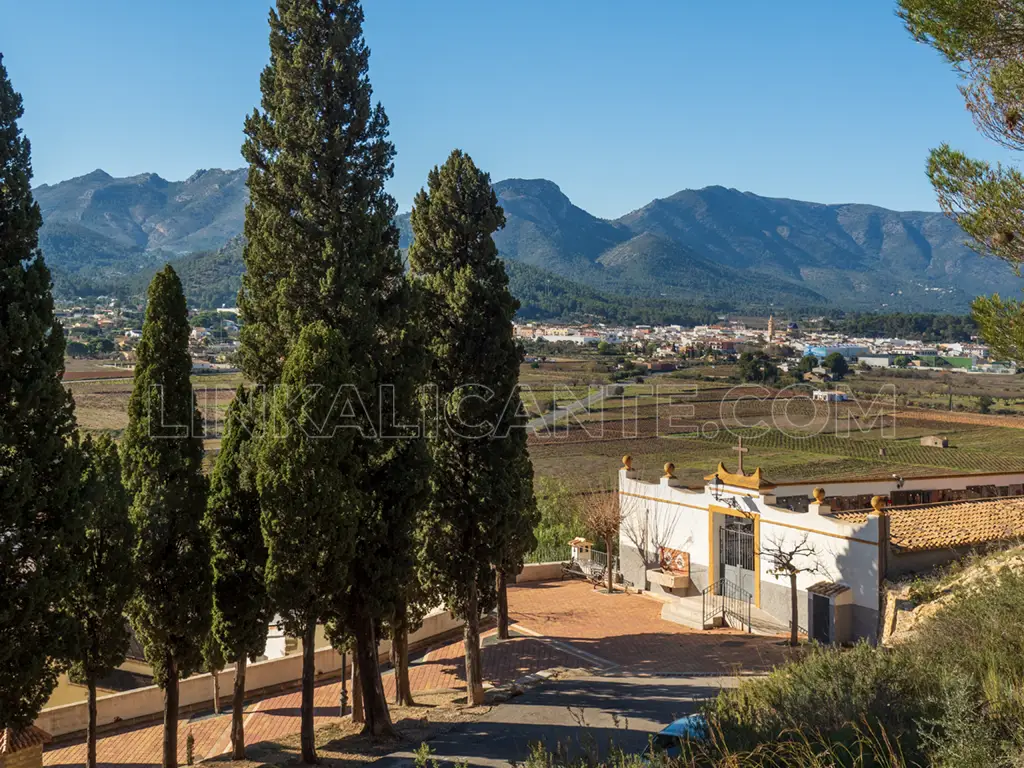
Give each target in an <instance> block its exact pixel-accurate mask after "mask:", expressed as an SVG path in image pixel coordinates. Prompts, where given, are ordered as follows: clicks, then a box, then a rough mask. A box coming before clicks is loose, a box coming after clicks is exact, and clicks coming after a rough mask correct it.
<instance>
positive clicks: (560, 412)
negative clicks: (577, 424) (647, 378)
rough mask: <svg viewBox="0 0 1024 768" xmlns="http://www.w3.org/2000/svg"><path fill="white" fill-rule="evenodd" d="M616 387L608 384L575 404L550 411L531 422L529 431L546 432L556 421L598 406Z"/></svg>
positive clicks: (528, 426) (528, 427) (528, 425)
mask: <svg viewBox="0 0 1024 768" xmlns="http://www.w3.org/2000/svg"><path fill="white" fill-rule="evenodd" d="M615 386H616V385H615V384H606V385H603V386H600V387H598V389H597V391H596V392H591V393H590V394H589V395H587V396H586V397H583V398H580V399H579V400H577V401H576V402H574V403H570V404H569V405H566V406H560V407H558V408H556V409H555V410H553V411H548V412H547V413H545V414H543V415H541V416H538V417H537V418H535V419H533V420H531V421H530V422H529V423H528V424H527V425H526V426H527V429H532V430H539V431H543V430H546V429H547V428H548V427H550V426H551V425H552V424H554V423H555V422H556V421H558V420H559V419H564V418H565V417H566V416H568V415H569V414H572V413H576V411H581V410H584V409H586V408H589V407H590V406H592V405H597V404H598V403H600V402H601V401H602V400H604V398H605V397H606V396H607V395H608V394H610V393H611V392H612V390H613V389H614V388H615Z"/></svg>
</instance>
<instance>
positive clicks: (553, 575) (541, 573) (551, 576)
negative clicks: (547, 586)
mask: <svg viewBox="0 0 1024 768" xmlns="http://www.w3.org/2000/svg"><path fill="white" fill-rule="evenodd" d="M561 578H562V563H527V564H526V565H524V566H523V570H521V571H520V572H519V575H518V576H516V584H525V583H527V582H530V581H553V580H555V579H561Z"/></svg>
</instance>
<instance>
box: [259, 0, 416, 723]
mask: <svg viewBox="0 0 1024 768" xmlns="http://www.w3.org/2000/svg"><path fill="white" fill-rule="evenodd" d="M362 22H363V13H362V9H361V7H360V4H359V3H358V2H356V0H318V2H309V0H278V3H277V9H276V11H272V12H271V14H270V63H269V64H268V66H267V67H266V69H265V70H264V72H263V75H262V78H261V89H262V93H263V99H262V109H261V110H258V111H255V112H254V113H253V114H252V115H251V116H250V117H249V118H248V119H247V120H246V124H245V133H246V137H247V139H246V142H245V145H244V147H243V155H244V157H245V158H246V160H247V161H248V163H249V180H248V183H249V190H250V204H249V207H248V209H247V210H246V221H245V234H246V238H247V245H246V249H245V261H246V275H245V276H244V278H243V283H242V291H241V293H240V295H239V307H240V309H241V310H242V313H243V318H244V320H245V325H244V327H243V330H242V336H241V342H242V346H241V350H240V359H241V364H242V367H243V370H244V371H245V373H246V374H247V375H248V376H249V378H250V379H251V380H252V381H254V382H256V383H257V384H263V385H271V384H274V383H276V382H277V381H278V380H279V379H280V376H281V366H282V363H283V361H285V360H286V359H287V358H288V356H289V355H290V353H291V351H292V349H293V348H294V346H295V345H296V344H297V341H298V339H299V337H300V335H301V333H302V330H303V328H304V327H305V326H307V325H309V324H311V323H314V322H323V323H324V324H325V326H326V327H327V328H329V329H336V330H338V331H340V332H341V333H342V334H343V336H344V343H345V347H346V348H347V356H348V357H347V359H348V360H350V361H351V368H350V379H349V384H351V386H352V387H353V388H355V390H356V392H357V393H358V397H356V398H354V408H355V412H356V418H355V419H354V420H353V422H352V423H353V425H355V426H358V427H359V439H358V440H356V441H355V442H354V443H351V444H350V451H351V452H352V459H353V461H352V462H351V467H350V470H349V471H350V472H351V475H350V476H351V478H352V481H353V485H354V490H353V493H354V494H355V495H354V496H353V498H352V508H353V510H354V511H355V512H356V513H357V514H358V515H359V524H358V525H357V526H356V527H355V535H356V536H357V539H356V550H357V551H358V552H359V558H358V559H357V560H356V562H355V563H353V564H352V568H351V570H350V571H349V576H350V578H351V579H352V584H354V585H358V589H352V590H350V591H348V592H344V591H341V592H339V594H344V595H345V599H342V600H339V601H337V602H335V604H334V608H333V609H332V610H333V612H334V614H335V615H334V616H333V617H332V621H331V624H332V635H333V636H335V637H338V638H344V637H349V638H351V639H352V640H353V641H354V653H355V655H356V657H358V658H359V659H360V671H361V674H360V683H361V688H362V696H363V702H364V708H365V713H366V731H367V732H368V733H370V734H371V735H372V736H373V737H375V738H381V737H388V736H392V735H393V733H394V732H393V729H392V727H391V722H390V717H389V714H388V709H387V702H386V701H385V699H384V694H383V686H382V684H381V680H380V670H379V666H378V664H377V660H376V659H377V657H376V649H377V632H378V629H379V627H380V625H381V623H382V622H383V621H386V620H387V618H388V616H390V615H391V614H392V612H393V607H394V597H395V595H396V594H397V590H396V588H395V587H396V584H397V583H399V582H400V581H401V580H402V579H404V578H407V573H408V571H407V569H403V568H401V567H399V564H398V563H397V562H396V559H395V552H394V549H393V547H394V545H395V542H396V541H399V540H401V539H402V538H403V537H404V536H405V533H403V531H404V530H405V529H407V528H408V526H409V525H410V521H409V514H410V513H411V510H412V506H413V505H411V504H399V505H398V506H397V507H396V508H389V506H388V504H390V501H389V500H387V499H386V497H385V495H384V494H383V493H381V488H380V484H381V482H385V483H390V484H393V483H394V482H395V479H394V478H395V476H396V473H398V472H401V473H402V477H403V482H405V477H406V476H407V475H408V474H411V471H412V469H411V468H410V467H409V466H407V465H406V464H403V463H402V462H403V461H405V460H406V459H407V458H408V457H407V455H406V453H405V448H404V447H402V445H401V444H402V443H403V442H405V441H404V440H400V439H395V437H396V436H395V435H393V434H389V435H384V434H382V432H383V431H384V429H385V428H386V427H387V426H388V425H385V424H381V423H379V420H378V418H377V417H378V415H379V414H381V413H382V408H383V409H384V412H386V413H387V414H388V416H390V415H391V414H392V413H394V414H395V415H396V416H398V417H399V419H401V417H402V416H403V414H406V413H410V412H413V411H414V410H415V400H414V397H413V395H412V387H411V386H409V382H410V379H411V377H412V376H413V374H414V373H415V371H416V370H418V369H417V368H416V366H415V365H408V364H406V363H407V360H405V356H406V355H408V354H409V352H410V351H411V350H414V349H415V347H414V345H411V344H410V343H409V342H408V338H409V331H410V308H409V303H410V288H409V285H408V282H407V281H406V279H405V277H404V274H403V267H402V263H401V257H400V254H399V251H398V231H397V229H396V228H395V226H394V224H393V219H394V216H395V213H396V210H397V208H396V205H395V202H394V200H393V198H391V196H390V195H388V194H387V193H386V192H385V189H384V185H385V182H386V181H387V179H388V178H390V176H391V175H392V172H393V166H392V161H393V157H394V147H393V146H392V144H391V142H390V141H389V140H388V121H387V117H386V115H385V114H384V110H383V109H382V108H381V106H380V105H379V104H378V105H374V104H373V103H372V95H373V94H372V89H371V87H370V82H369V78H368V76H367V73H368V67H369V50H368V49H367V47H366V44H365V42H364V40H363V34H362ZM391 387H393V389H391ZM382 393H383V397H382ZM371 414H372V416H371ZM390 420H391V419H390V418H388V421H390ZM396 421H398V420H397V419H396ZM399 423H409V422H399ZM338 457H339V460H341V458H342V457H341V454H340V452H339V453H338Z"/></svg>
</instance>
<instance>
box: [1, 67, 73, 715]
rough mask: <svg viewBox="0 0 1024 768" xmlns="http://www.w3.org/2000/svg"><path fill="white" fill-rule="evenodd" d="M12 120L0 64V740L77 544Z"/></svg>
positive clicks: (64, 418) (60, 645)
mask: <svg viewBox="0 0 1024 768" xmlns="http://www.w3.org/2000/svg"><path fill="white" fill-rule="evenodd" d="M22 114H23V109H22V105H21V97H20V96H19V95H18V94H17V93H16V92H15V91H14V89H13V87H12V86H11V82H10V80H9V79H8V77H7V70H6V69H5V68H4V66H3V58H2V57H0V531H2V533H0V730H2V729H4V728H8V727H10V728H17V727H20V726H24V725H27V724H29V723H31V722H32V720H33V719H34V718H35V716H36V714H37V713H38V712H39V710H40V709H41V708H42V706H43V704H44V703H45V702H46V699H47V698H48V697H49V695H50V693H51V692H52V690H53V688H54V686H55V685H56V684H57V673H58V661H57V659H58V657H60V656H62V655H64V654H65V653H66V652H67V648H66V647H65V643H64V640H65V639H66V638H67V637H69V636H70V634H71V633H70V632H68V629H69V627H68V625H67V623H66V621H65V617H64V615H63V614H62V613H61V612H59V611H58V610H57V608H56V607H57V604H58V602H59V601H60V598H61V597H62V596H63V594H64V591H65V590H66V589H67V587H68V585H69V584H70V583H71V581H72V573H71V570H70V568H71V564H72V563H71V558H70V557H69V548H70V547H71V545H73V544H74V542H75V540H76V538H77V535H78V530H79V529H78V525H77V521H76V515H75V503H74V494H75V489H76V486H77V484H78V479H79V478H78V472H79V469H78V461H77V456H76V452H75V451H73V450H72V449H71V447H70V440H71V438H72V435H73V434H74V429H75V422H74V411H73V404H72V401H71V396H70V395H69V394H68V393H67V391H66V390H65V389H64V386H63V385H62V384H61V377H62V376H63V373H64V333H63V331H62V330H61V326H60V324H59V323H58V322H57V320H56V319H55V318H54V313H53V297H52V295H51V292H50V272H49V270H48V269H47V268H46V264H45V263H44V262H43V256H42V254H41V253H40V251H39V248H38V233H39V227H40V226H41V224H42V216H41V214H40V212H39V206H38V205H36V203H35V202H34V201H33V199H32V191H31V179H32V165H31V161H30V147H29V142H28V139H26V138H25V137H24V136H23V135H22V133H21V130H20V129H19V128H18V119H19V118H20V117H21V116H22Z"/></svg>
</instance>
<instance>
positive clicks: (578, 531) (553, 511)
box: [527, 477, 586, 562]
mask: <svg viewBox="0 0 1024 768" xmlns="http://www.w3.org/2000/svg"><path fill="white" fill-rule="evenodd" d="M536 495H537V509H538V511H539V512H540V522H539V523H538V524H537V527H536V528H534V529H533V533H534V535H535V536H536V537H537V546H536V548H535V550H534V553H531V555H528V556H527V562H548V561H554V560H564V559H566V558H567V557H568V554H569V541H570V540H571V539H573V538H574V537H576V536H583V535H584V534H585V533H586V527H585V526H584V525H583V518H582V512H581V510H580V503H579V498H578V497H577V496H576V495H574V494H573V493H572V492H571V491H570V490H569V488H568V486H566V485H565V483H562V482H559V481H558V480H555V479H553V478H550V477H542V478H540V480H539V482H538V483H537V492H536Z"/></svg>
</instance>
